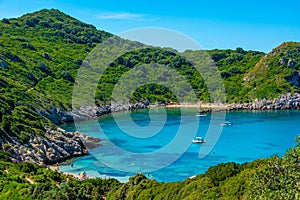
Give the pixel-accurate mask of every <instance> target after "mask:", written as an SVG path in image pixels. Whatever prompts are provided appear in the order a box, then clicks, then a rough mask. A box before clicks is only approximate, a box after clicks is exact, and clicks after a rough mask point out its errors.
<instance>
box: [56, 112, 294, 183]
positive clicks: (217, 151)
mask: <svg viewBox="0 0 300 200" xmlns="http://www.w3.org/2000/svg"><path fill="white" fill-rule="evenodd" d="M149 113H150V115H149ZM196 113H197V109H196V108H184V109H182V110H181V109H179V108H169V109H166V110H165V109H164V108H155V109H151V110H150V111H149V109H145V110H138V111H133V112H120V113H114V115H106V116H102V117H101V118H100V119H98V120H93V121H86V122H81V123H76V127H75V126H74V124H65V125H63V126H62V128H64V129H66V130H67V131H75V130H79V131H80V132H83V133H85V134H87V135H90V136H92V137H96V138H100V139H101V142H100V143H101V146H100V147H98V148H96V149H94V150H91V153H90V155H88V156H84V157H80V158H76V159H75V160H74V161H72V162H73V167H70V166H69V165H67V164H66V165H63V166H61V167H60V169H61V170H62V171H65V172H69V173H75V174H78V173H80V172H82V171H85V172H86V173H87V174H88V175H89V176H92V177H102V178H108V177H113V178H117V179H118V180H120V181H122V182H125V181H127V180H128V178H129V177H130V176H132V175H134V174H135V173H145V174H146V175H147V176H148V177H149V178H153V179H155V180H157V181H162V182H175V181H183V180H185V179H186V178H188V177H191V176H194V175H197V174H200V173H204V172H205V171H206V170H207V169H208V168H209V167H211V166H215V165H217V164H219V163H223V162H237V163H244V162H251V161H253V160H256V159H259V158H266V157H270V156H272V155H276V154H277V155H279V156H282V155H283V154H284V153H285V152H286V151H287V150H288V149H289V148H290V147H293V146H295V145H296V144H297V143H296V141H295V139H296V137H297V136H298V135H299V133H300V111H298V110H292V111H237V112H228V113H226V119H225V120H226V121H230V122H231V123H232V124H233V125H232V126H225V127H222V128H223V129H222V131H221V135H220V137H219V139H218V140H217V143H216V144H215V145H214V146H213V148H212V150H211V151H210V152H209V154H208V155H206V156H205V157H204V158H199V152H200V150H201V148H203V145H205V144H203V145H200V144H194V143H192V142H191V140H192V139H193V138H191V135H192V136H193V137H194V136H201V137H203V138H206V136H207V135H206V134H207V130H208V128H209V126H220V124H219V123H218V124H215V123H213V120H212V119H215V118H212V116H211V115H209V114H208V115H207V116H202V117H200V118H199V117H196V116H195V115H196ZM224 114H225V113H216V114H214V115H215V116H217V117H218V116H220V117H221V116H224ZM197 126H198V128H195V127H197ZM181 129H182V131H183V133H186V134H187V135H186V137H187V138H188V140H185V142H184V141H183V140H182V144H181V143H180V142H179V143H178V144H176V145H177V147H178V148H175V149H170V150H168V151H169V152H165V154H160V156H158V157H155V158H154V159H153V158H152V159H150V160H147V161H145V162H144V161H143V162H142V163H143V164H136V163H138V162H139V161H140V160H141V157H138V156H132V155H130V154H126V153H124V152H130V153H133V155H135V154H139V155H144V154H145V155H146V154H147V153H148V154H149V153H150V154H151V153H152V152H155V151H157V150H161V149H164V148H165V147H166V145H168V144H170V143H172V142H174V138H176V137H178V132H179V130H181ZM188 133H189V134H188ZM191 133H193V134H191ZM186 141H190V142H189V144H188V146H187V147H186V149H185V148H183V149H185V150H184V151H182V149H181V148H180V146H181V145H182V146H184V145H186ZM114 147H117V148H118V149H121V150H123V151H124V152H123V153H122V152H121V153H120V151H119V150H118V149H116V148H114ZM179 149H180V150H179ZM175 154H176V156H178V159H176V160H175V161H174V162H173V163H170V164H169V165H167V166H165V167H163V168H161V169H158V170H155V171H152V170H150V169H155V167H156V166H159V165H160V164H161V163H163V162H164V161H166V160H168V158H169V157H170V156H173V155H175ZM108 162H109V163H108Z"/></svg>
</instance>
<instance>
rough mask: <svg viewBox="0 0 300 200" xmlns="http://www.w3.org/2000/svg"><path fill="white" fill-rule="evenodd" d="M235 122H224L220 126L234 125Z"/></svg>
mask: <svg viewBox="0 0 300 200" xmlns="http://www.w3.org/2000/svg"><path fill="white" fill-rule="evenodd" d="M232 125H233V124H232V123H231V122H228V121H227V122H224V123H221V124H220V126H232Z"/></svg>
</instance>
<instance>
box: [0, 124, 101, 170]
mask: <svg viewBox="0 0 300 200" xmlns="http://www.w3.org/2000/svg"><path fill="white" fill-rule="evenodd" d="M91 144H93V145H94V146H95V145H99V140H97V139H94V138H91V137H89V136H86V135H84V134H82V133H79V132H67V131H65V130H63V129H61V128H56V129H54V128H50V127H45V133H44V136H38V135H37V136H31V137H30V138H29V140H28V142H25V143H24V142H20V141H19V139H18V138H16V137H11V138H9V139H5V138H0V146H3V148H4V150H5V151H6V152H9V153H10V155H11V158H12V160H13V161H14V162H16V163H18V162H24V161H28V162H34V163H38V164H42V165H44V164H54V163H57V162H62V161H65V160H67V159H70V158H73V157H78V156H83V155H87V154H88V148H87V146H91Z"/></svg>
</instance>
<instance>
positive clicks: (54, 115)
mask: <svg viewBox="0 0 300 200" xmlns="http://www.w3.org/2000/svg"><path fill="white" fill-rule="evenodd" d="M148 106H149V102H145V103H136V104H117V103H116V104H112V105H111V106H110V105H105V106H99V107H98V106H84V107H80V108H78V109H73V110H72V111H69V112H66V111H62V110H59V109H57V108H53V109H51V110H49V111H39V113H40V114H41V115H43V116H45V117H47V118H48V119H50V120H51V121H52V122H53V123H55V124H63V123H68V122H73V119H74V120H76V121H86V120H89V119H95V118H97V117H99V116H101V115H104V114H108V113H111V112H119V111H125V110H136V109H144V108H147V107H148Z"/></svg>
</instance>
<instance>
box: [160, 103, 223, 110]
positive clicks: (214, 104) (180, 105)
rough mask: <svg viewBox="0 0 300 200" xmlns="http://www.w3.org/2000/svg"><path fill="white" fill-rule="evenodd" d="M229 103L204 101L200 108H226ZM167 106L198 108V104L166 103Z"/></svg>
mask: <svg viewBox="0 0 300 200" xmlns="http://www.w3.org/2000/svg"><path fill="white" fill-rule="evenodd" d="M228 106H229V104H219V103H204V104H201V109H207V108H211V109H213V108H215V109H226V108H228ZM166 107H167V108H200V104H174V105H166Z"/></svg>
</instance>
